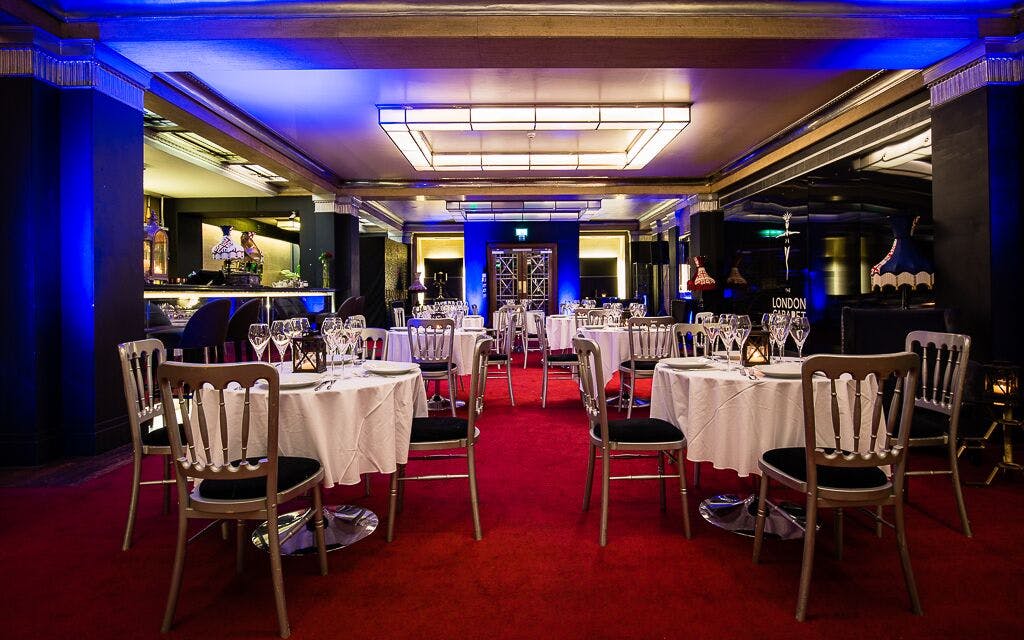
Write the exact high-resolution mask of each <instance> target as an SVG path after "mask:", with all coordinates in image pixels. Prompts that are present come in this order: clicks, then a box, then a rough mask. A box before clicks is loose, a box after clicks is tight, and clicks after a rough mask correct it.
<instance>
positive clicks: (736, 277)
mask: <svg viewBox="0 0 1024 640" xmlns="http://www.w3.org/2000/svg"><path fill="white" fill-rule="evenodd" d="M742 261H743V257H742V256H736V261H735V262H733V263H732V269H730V270H729V277H728V278H726V279H725V284H727V285H729V286H730V287H736V288H737V289H745V288H747V279H746V278H744V277H743V274H742V273H740V262H742Z"/></svg>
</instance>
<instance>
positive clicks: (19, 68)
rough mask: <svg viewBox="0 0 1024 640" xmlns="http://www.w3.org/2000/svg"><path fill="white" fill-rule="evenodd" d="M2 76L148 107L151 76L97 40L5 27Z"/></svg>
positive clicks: (0, 39) (0, 36)
mask: <svg viewBox="0 0 1024 640" xmlns="http://www.w3.org/2000/svg"><path fill="white" fill-rule="evenodd" d="M0 78H36V79H37V80H41V81H43V82H46V83H47V84H51V85H53V86H55V87H59V88H62V89H95V90H97V91H100V92H101V93H104V94H106V95H108V96H110V97H111V98H113V99H115V100H117V101H119V102H122V103H124V104H126V105H128V106H129V107H132V108H133V109H136V110H138V111H142V109H143V99H144V97H145V93H146V89H147V88H148V87H149V80H150V78H151V74H150V73H149V72H148V71H146V70H145V69H143V68H142V67H140V66H138V65H136V64H135V63H133V62H131V61H130V60H128V59H127V58H125V57H123V56H121V55H119V54H117V53H115V52H114V51H112V50H110V49H109V48H107V47H106V46H104V45H103V44H100V43H97V42H96V41H94V40H60V39H58V38H55V37H53V36H51V35H50V34H48V33H46V32H44V31H41V30H39V29H36V28H34V27H21V26H14V27H5V28H2V29H0Z"/></svg>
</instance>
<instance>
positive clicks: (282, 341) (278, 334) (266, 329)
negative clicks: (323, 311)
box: [249, 318, 309, 367]
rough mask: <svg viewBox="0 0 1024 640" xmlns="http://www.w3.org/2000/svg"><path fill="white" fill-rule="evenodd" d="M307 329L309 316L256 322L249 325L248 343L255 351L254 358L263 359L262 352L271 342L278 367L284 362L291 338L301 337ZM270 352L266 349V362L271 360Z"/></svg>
mask: <svg viewBox="0 0 1024 640" xmlns="http://www.w3.org/2000/svg"><path fill="white" fill-rule="evenodd" d="M308 331H309V318H289V319H287V320H274V321H273V322H272V323H270V324H269V325H268V324H266V323H265V322H257V323H255V324H251V325H249V344H250V345H252V350H253V351H255V352H256V359H257V360H259V361H262V360H263V352H264V351H267V346H268V345H269V344H270V343H271V342H273V343H274V347H275V348H276V349H277V358H278V367H281V366H282V365H281V363H283V362H284V354H285V351H287V350H288V346H289V345H290V344H291V342H292V340H293V339H295V338H298V337H301V336H302V335H303V334H304V333H307V332H308ZM271 359H272V358H271V354H270V352H269V351H267V362H270V361H271Z"/></svg>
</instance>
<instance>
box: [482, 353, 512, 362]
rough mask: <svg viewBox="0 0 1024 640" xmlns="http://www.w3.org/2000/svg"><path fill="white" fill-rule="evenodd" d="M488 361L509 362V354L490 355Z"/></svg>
mask: <svg viewBox="0 0 1024 640" xmlns="http://www.w3.org/2000/svg"><path fill="white" fill-rule="evenodd" d="M487 361H488V362H507V361H508V354H507V353H492V354H489V355H488V356H487Z"/></svg>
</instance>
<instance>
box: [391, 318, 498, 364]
mask: <svg viewBox="0 0 1024 640" xmlns="http://www.w3.org/2000/svg"><path fill="white" fill-rule="evenodd" d="M481 335H484V333H483V332H482V331H463V330H461V329H456V330H455V339H454V341H453V343H452V362H453V363H454V364H455V365H456V366H457V367H458V368H459V375H460V376H468V375H469V374H470V373H471V370H472V367H473V347H474V346H475V345H476V339H477V337H479V336H481ZM384 358H385V359H386V360H394V361H396V362H412V352H411V351H410V350H409V332H408V331H407V330H398V331H395V330H394V329H392V330H391V331H388V352H387V355H385V356H384Z"/></svg>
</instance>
